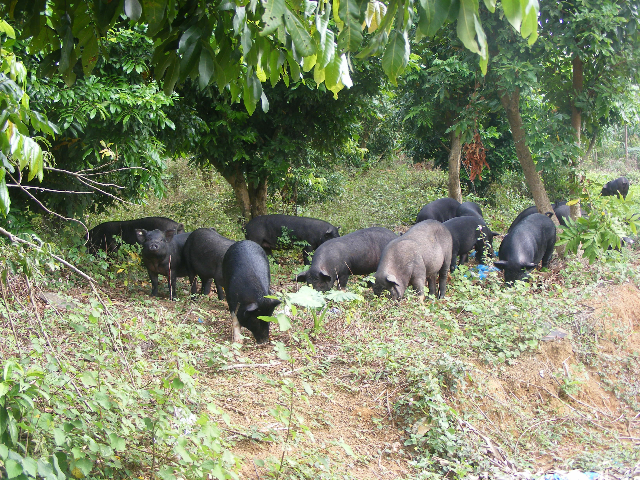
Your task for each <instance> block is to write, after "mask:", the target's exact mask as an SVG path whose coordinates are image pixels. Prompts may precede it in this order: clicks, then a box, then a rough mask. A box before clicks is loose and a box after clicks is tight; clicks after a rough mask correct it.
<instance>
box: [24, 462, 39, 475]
mask: <svg viewBox="0 0 640 480" xmlns="http://www.w3.org/2000/svg"><path fill="white" fill-rule="evenodd" d="M22 468H23V469H24V471H25V472H26V474H27V475H30V476H31V477H33V478H36V475H37V474H38V462H36V461H35V460H34V459H33V458H31V457H25V458H24V459H23V460H22Z"/></svg>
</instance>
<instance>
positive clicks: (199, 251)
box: [182, 228, 235, 300]
mask: <svg viewBox="0 0 640 480" xmlns="http://www.w3.org/2000/svg"><path fill="white" fill-rule="evenodd" d="M234 243H235V242H234V241H233V240H230V239H228V238H226V237H223V236H222V235H220V234H219V233H218V232H216V230H215V229H214V228H199V229H197V230H194V231H193V232H191V235H189V238H187V241H186V243H185V244H184V249H183V250H182V257H183V259H184V262H185V265H186V268H187V274H188V275H189V282H191V293H192V294H194V293H196V292H197V291H198V284H197V282H196V275H197V276H199V277H200V281H201V282H202V287H201V289H200V293H201V294H202V295H209V292H210V291H211V281H212V280H213V281H214V282H215V283H216V290H217V291H218V298H219V299H220V300H224V289H223V288H222V260H223V259H224V254H225V253H227V249H228V248H229V247H230V246H231V245H233V244H234Z"/></svg>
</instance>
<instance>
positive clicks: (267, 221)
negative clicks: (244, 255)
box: [245, 215, 340, 265]
mask: <svg viewBox="0 0 640 480" xmlns="http://www.w3.org/2000/svg"><path fill="white" fill-rule="evenodd" d="M283 228H284V230H285V232H284V235H286V236H288V237H289V239H290V240H291V241H302V242H306V243H307V244H308V245H305V246H304V247H303V248H302V255H303V261H304V264H305V265H308V264H309V263H310V262H309V253H311V252H313V251H314V250H315V249H316V248H318V247H319V246H320V245H322V244H323V243H324V242H326V241H327V240H331V239H332V238H337V237H339V236H340V234H339V233H338V229H337V228H336V227H334V226H333V225H331V224H330V223H328V222H325V221H324V220H318V219H317V218H309V217H295V216H291V215H260V216H259V217H256V218H254V219H252V220H251V221H249V223H247V225H246V226H245V238H246V239H247V240H252V241H254V242H256V243H257V244H258V245H260V246H261V247H262V248H264V251H265V253H266V254H267V255H271V251H272V250H274V249H277V248H282V247H283V246H282V245H281V244H280V243H279V239H280V238H281V237H283Z"/></svg>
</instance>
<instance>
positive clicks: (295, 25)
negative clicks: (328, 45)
mask: <svg viewBox="0 0 640 480" xmlns="http://www.w3.org/2000/svg"><path fill="white" fill-rule="evenodd" d="M284 23H285V25H286V27H287V30H288V31H289V35H291V40H292V41H293V44H294V46H295V47H296V51H297V52H298V53H299V54H300V55H302V56H303V57H308V56H310V55H313V54H314V53H316V46H315V44H314V43H313V39H312V38H311V35H309V32H307V30H306V29H305V28H304V25H302V22H300V20H298V18H297V17H296V16H295V15H294V14H293V13H292V12H291V11H290V10H289V9H286V11H285V13H284Z"/></svg>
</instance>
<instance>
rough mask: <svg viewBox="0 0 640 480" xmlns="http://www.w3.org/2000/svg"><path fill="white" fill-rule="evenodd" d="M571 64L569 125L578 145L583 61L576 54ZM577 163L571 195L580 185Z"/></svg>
mask: <svg viewBox="0 0 640 480" xmlns="http://www.w3.org/2000/svg"><path fill="white" fill-rule="evenodd" d="M571 66H572V70H573V72H572V73H573V77H572V85H573V100H572V102H571V126H572V127H573V130H574V131H575V135H576V143H577V144H578V146H580V138H581V136H582V111H581V110H580V109H579V108H578V107H577V106H576V99H577V98H578V95H579V94H580V93H581V92H582V88H583V85H584V72H583V66H584V65H583V63H582V60H581V59H580V57H578V56H577V55H576V56H575V57H573V60H572V61H571ZM577 163H578V164H579V163H581V162H580V159H579V158H578V159H577ZM577 166H578V165H574V170H573V172H572V174H571V176H572V180H573V181H572V182H571V184H572V187H571V189H572V192H571V193H572V195H573V196H575V197H578V196H579V195H580V191H579V190H580V187H579V179H578V178H577V176H576V174H575V167H577ZM569 212H570V215H571V218H572V219H573V220H575V219H576V218H578V217H579V216H580V203H576V204H575V205H571V207H570V209H569Z"/></svg>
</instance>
